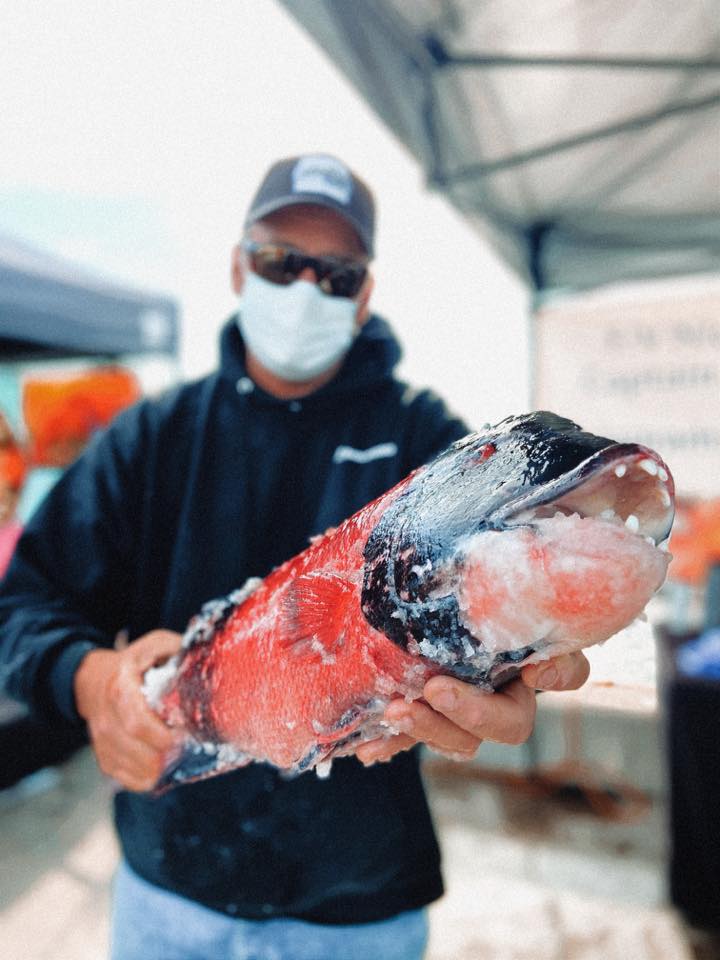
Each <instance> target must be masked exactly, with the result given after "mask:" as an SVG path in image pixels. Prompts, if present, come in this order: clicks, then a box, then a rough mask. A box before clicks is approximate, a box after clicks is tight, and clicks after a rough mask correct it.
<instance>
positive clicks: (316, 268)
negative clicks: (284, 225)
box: [242, 240, 368, 297]
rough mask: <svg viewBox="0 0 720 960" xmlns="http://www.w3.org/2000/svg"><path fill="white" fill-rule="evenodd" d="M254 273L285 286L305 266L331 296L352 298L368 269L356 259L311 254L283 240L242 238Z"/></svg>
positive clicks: (357, 291)
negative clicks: (260, 240)
mask: <svg viewBox="0 0 720 960" xmlns="http://www.w3.org/2000/svg"><path fill="white" fill-rule="evenodd" d="M242 247H243V250H245V252H246V253H247V254H248V256H249V259H250V266H251V267H252V270H253V272H254V273H257V274H258V276H260V277H262V278H263V279H264V280H269V281H270V282H271V283H278V284H280V285H281V286H284V287H286V286H287V285H288V284H290V283H292V282H293V280H297V278H298V277H299V276H300V274H301V273H302V272H303V270H307V269H308V267H309V268H310V269H311V270H312V271H313V273H314V274H315V276H316V277H317V285H318V286H319V287H320V289H321V290H322V291H323V293H328V294H330V296H332V297H354V296H355V295H356V294H358V293H359V292H360V288H361V287H362V285H363V283H364V282H365V278H366V277H367V273H368V268H367V265H366V264H364V263H360V262H359V261H357V260H345V259H343V258H342V257H311V256H309V255H308V254H306V253H303V252H302V250H297V249H296V248H295V247H290V246H287V245H286V244H283V243H254V242H253V241H252V240H243V243H242Z"/></svg>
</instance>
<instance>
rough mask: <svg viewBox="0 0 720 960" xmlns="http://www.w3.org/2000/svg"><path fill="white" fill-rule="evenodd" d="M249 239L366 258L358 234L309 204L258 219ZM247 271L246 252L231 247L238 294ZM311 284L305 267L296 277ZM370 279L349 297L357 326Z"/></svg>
mask: <svg viewBox="0 0 720 960" xmlns="http://www.w3.org/2000/svg"><path fill="white" fill-rule="evenodd" d="M248 235H249V238H250V239H251V240H254V241H255V242H257V243H278V244H287V245H288V246H291V247H295V248H296V249H298V250H300V251H302V252H303V253H307V254H309V255H310V256H315V257H321V256H332V257H342V258H346V259H351V260H356V261H360V262H363V263H364V262H366V261H367V254H366V253H365V251H364V249H363V246H362V244H361V242H360V239H359V237H358V236H357V234H356V233H355V231H354V230H353V229H352V227H351V226H350V225H349V224H348V223H347V222H346V221H345V220H344V219H343V218H342V217H340V216H339V215H338V214H336V213H333V211H332V210H327V209H326V208H325V207H319V206H315V205H312V204H298V205H296V206H291V207H285V208H284V209H282V210H278V211H276V212H275V213H272V214H270V215H269V216H268V217H266V218H265V219H264V220H260V221H258V222H257V223H255V224H253V226H252V227H251V228H250V230H249V234H248ZM248 270H250V264H249V262H248V259H247V255H246V254H245V252H244V251H243V250H242V248H241V247H235V249H234V250H233V262H232V285H233V290H234V291H235V293H237V294H239V293H240V292H241V291H242V289H243V286H244V283H245V276H246V274H247V272H248ZM298 279H300V280H308V281H310V282H311V283H315V282H316V281H317V278H316V276H315V274H314V272H313V271H312V269H311V268H309V267H308V268H306V269H305V270H304V271H303V272H302V273H301V274H300V275H299V277H298ZM372 287H373V279H372V277H371V275H370V274H369V273H368V275H367V278H366V279H365V282H364V283H363V286H362V287H361V289H360V291H359V292H358V293H357V294H356V295H355V297H354V298H353V299H354V300H355V302H356V303H357V312H356V315H355V318H356V323H357V325H358V327H361V326H362V325H363V323H365V321H366V320H367V318H368V315H369V306H368V304H369V301H370V294H371V292H372Z"/></svg>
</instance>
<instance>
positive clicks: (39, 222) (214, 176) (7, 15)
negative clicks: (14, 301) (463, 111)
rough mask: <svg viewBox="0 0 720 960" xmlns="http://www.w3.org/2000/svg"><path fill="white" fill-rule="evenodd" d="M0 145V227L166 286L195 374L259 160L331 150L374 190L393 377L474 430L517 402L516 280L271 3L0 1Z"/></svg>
mask: <svg viewBox="0 0 720 960" xmlns="http://www.w3.org/2000/svg"><path fill="white" fill-rule="evenodd" d="M0 142H1V143H2V150H0V229H5V230H10V231H11V232H14V233H17V234H19V235H22V236H24V238H25V239H27V240H30V241H35V242H39V243H42V244H43V245H45V246H46V247H49V248H50V249H54V250H56V251H58V252H60V253H63V254H65V255H68V256H71V257H74V258H77V259H79V260H81V261H83V262H84V263H86V264H91V265H93V266H95V267H97V268H99V269H101V270H103V271H104V272H107V273H110V274H111V275H115V276H117V277H119V278H121V279H126V280H130V281H133V282H135V283H138V284H141V285H143V286H149V287H153V288H158V289H160V290H162V291H166V292H169V293H171V294H172V295H174V296H175V297H177V298H178V300H179V301H180V303H181V307H182V310H183V333H184V336H183V367H184V370H185V372H186V373H187V374H188V375H192V376H194V375H196V374H198V373H201V372H204V371H205V370H207V369H209V368H210V367H211V366H212V365H213V363H214V362H215V357H216V336H217V331H218V328H219V326H220V325H221V323H222V321H223V319H224V317H226V316H227V315H228V314H229V313H230V312H231V311H232V309H233V298H232V295H231V293H230V290H229V285H228V264H229V253H230V247H231V245H232V244H233V243H234V242H235V240H236V238H237V235H238V230H239V225H240V223H241V221H242V217H243V212H244V208H245V206H246V204H247V202H248V200H249V198H250V195H251V194H252V192H253V190H254V188H255V186H256V184H257V182H258V180H259V179H260V178H261V176H262V175H263V173H264V171H265V169H266V168H267V167H268V166H269V164H270V163H271V162H272V161H273V160H274V159H276V158H278V157H280V156H287V155H290V154H293V153H297V152H303V151H308V150H321V151H327V152H331V153H335V154H338V155H340V156H341V157H343V158H344V159H345V160H346V161H347V162H348V163H349V164H350V165H351V166H353V167H354V168H355V169H356V170H357V171H358V172H359V173H360V174H361V175H362V176H363V177H364V178H365V179H366V180H368V182H369V183H370V184H371V185H372V186H373V187H374V189H375V192H376V195H377V198H378V201H379V208H380V226H379V236H378V261H377V264H376V276H377V288H376V295H375V299H374V306H375V309H376V310H378V311H379V312H380V313H382V314H383V315H385V316H386V317H387V318H388V319H390V320H391V322H392V323H393V325H394V326H395V328H396V330H397V331H398V334H399V336H400V338H401V340H402V341H403V343H404V345H405V351H406V359H405V362H404V366H403V372H404V374H405V375H406V376H408V377H409V378H410V379H411V380H413V382H415V383H419V384H423V385H424V384H429V385H431V386H433V387H435V388H436V389H437V390H438V391H439V392H440V393H442V394H443V395H444V396H445V397H446V398H448V399H449V401H450V403H451V404H452V405H453V406H454V407H455V408H456V409H457V410H458V411H459V412H461V413H463V414H464V415H465V416H466V417H468V418H469V419H470V420H471V421H472V422H474V423H477V424H479V423H482V422H483V421H484V420H496V419H499V418H501V417H503V416H505V415H507V414H509V413H518V412H521V408H524V407H525V405H526V404H527V386H526V384H527V375H526V373H527V343H526V341H527V337H526V332H527V313H526V310H527V301H526V294H525V291H524V290H523V289H522V287H521V285H520V283H519V282H518V281H517V280H516V278H515V277H514V276H512V275H511V274H509V272H508V271H507V270H506V269H505V268H504V267H503V266H502V264H500V263H499V261H498V260H497V258H496V257H495V256H494V255H493V254H492V252H491V251H490V250H489V249H488V247H487V244H485V242H484V241H483V240H482V239H481V238H480V237H478V236H477V235H476V234H475V233H473V232H471V231H470V229H469V228H468V227H466V226H465V224H464V223H463V222H462V220H461V219H460V217H459V216H458V215H457V214H455V213H454V211H452V210H451V209H450V208H449V206H448V205H447V204H446V203H445V201H444V200H442V198H440V197H438V196H436V195H432V194H430V193H428V192H427V191H426V189H425V187H424V183H423V178H422V175H421V172H420V170H419V169H418V167H417V165H416V164H415V162H414V161H413V160H412V159H411V158H410V156H409V155H408V154H407V152H406V151H405V149H404V148H403V147H401V146H400V144H399V143H398V142H397V141H396V140H395V139H394V138H393V137H392V135H391V134H390V133H389V132H388V131H387V130H386V129H385V128H384V127H383V126H382V125H381V124H380V121H379V120H378V119H377V118H376V117H375V115H374V114H373V113H372V112H371V111H370V109H369V108H368V107H367V106H366V105H365V104H364V102H363V101H362V100H361V99H360V98H359V96H358V95H357V94H356V93H355V92H354V90H353V89H351V88H350V86H349V84H348V83H347V82H346V80H345V79H344V77H343V76H342V75H341V74H340V73H339V72H338V71H337V70H336V69H335V67H334V66H333V65H332V64H331V63H330V62H329V61H328V60H327V58H326V57H325V55H324V54H323V53H322V52H320V51H319V50H318V49H317V48H316V47H315V46H314V45H313V43H312V41H311V40H310V38H309V37H308V36H307V34H305V32H304V31H303V30H301V28H300V27H299V26H298V25H297V24H296V23H295V22H294V21H293V20H292V19H291V18H290V17H289V16H288V15H287V14H286V13H285V12H284V10H283V9H282V8H281V7H280V6H279V5H278V4H276V3H275V0H172V2H171V0H153V2H152V3H147V2H137V0H110V2H109V0H96V2H91V0H72V2H67V0H56V2H54V3H48V2H46V0H0Z"/></svg>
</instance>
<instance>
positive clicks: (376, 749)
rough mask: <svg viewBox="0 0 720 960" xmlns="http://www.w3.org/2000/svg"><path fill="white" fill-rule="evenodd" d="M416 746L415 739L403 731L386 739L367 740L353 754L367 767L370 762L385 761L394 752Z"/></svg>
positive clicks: (393, 754)
mask: <svg viewBox="0 0 720 960" xmlns="http://www.w3.org/2000/svg"><path fill="white" fill-rule="evenodd" d="M416 746H417V740H414V739H413V738H412V737H409V736H408V735H407V734H405V733H398V734H396V735H395V736H393V737H388V738H387V739H386V740H368V742H367V743H363V744H362V746H360V747H358V749H357V750H356V751H355V755H356V756H357V758H358V760H359V761H360V762H361V763H364V764H365V766H367V767H369V766H370V764H372V763H386V762H387V761H388V760H390V759H391V758H392V757H394V756H395V754H396V753H402V751H403V750H410V749H412V747H416Z"/></svg>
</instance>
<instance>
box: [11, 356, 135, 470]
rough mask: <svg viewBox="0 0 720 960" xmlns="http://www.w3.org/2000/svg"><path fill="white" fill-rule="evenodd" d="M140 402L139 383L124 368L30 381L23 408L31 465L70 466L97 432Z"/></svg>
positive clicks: (25, 389)
mask: <svg viewBox="0 0 720 960" xmlns="http://www.w3.org/2000/svg"><path fill="white" fill-rule="evenodd" d="M139 397H140V387H139V384H138V382H137V379H136V378H135V376H134V375H133V374H132V373H130V371H128V370H125V369H123V368H122V367H107V368H102V369H97V370H91V371H88V372H87V373H80V374H73V375H70V376H67V375H66V376H54V377H44V378H40V377H31V378H28V379H26V380H25V382H24V384H23V399H22V405H23V416H24V418H25V424H26V426H27V429H28V433H29V435H30V457H31V460H32V463H33V464H34V465H36V466H51V467H66V466H68V465H69V464H70V463H71V462H72V461H73V460H74V459H75V457H77V456H78V454H80V453H81V452H82V450H83V448H84V447H85V445H86V444H87V442H88V440H89V439H90V436H91V435H92V433H93V432H94V431H95V430H98V429H100V428H101V427H104V426H107V424H108V423H110V421H111V420H112V419H113V417H114V416H115V415H116V414H118V413H119V412H120V411H121V410H123V409H124V408H125V407H128V406H130V404H131V403H134V402H135V401H136V400H137V399H139Z"/></svg>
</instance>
